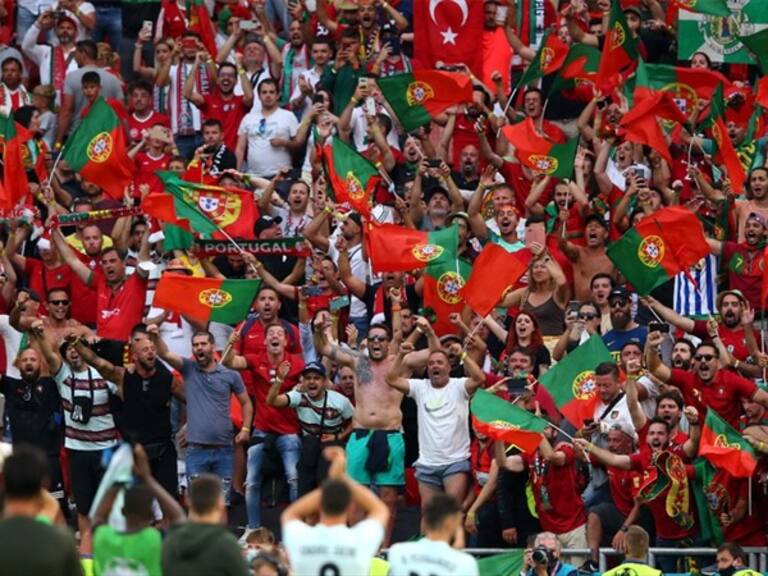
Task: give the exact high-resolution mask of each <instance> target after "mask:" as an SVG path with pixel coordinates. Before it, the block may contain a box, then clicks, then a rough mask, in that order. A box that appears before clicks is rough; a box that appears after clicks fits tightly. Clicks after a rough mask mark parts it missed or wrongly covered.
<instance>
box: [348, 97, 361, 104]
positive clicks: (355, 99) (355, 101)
mask: <svg viewBox="0 0 768 576" xmlns="http://www.w3.org/2000/svg"><path fill="white" fill-rule="evenodd" d="M349 101H350V102H352V104H354V105H355V106H357V104H358V102H360V100H358V99H357V98H355V97H354V96H352V97H351V98H350V99H349Z"/></svg>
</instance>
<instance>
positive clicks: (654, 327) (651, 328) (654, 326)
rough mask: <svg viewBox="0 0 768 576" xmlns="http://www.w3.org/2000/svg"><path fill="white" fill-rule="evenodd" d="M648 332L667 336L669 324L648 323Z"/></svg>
mask: <svg viewBox="0 0 768 576" xmlns="http://www.w3.org/2000/svg"><path fill="white" fill-rule="evenodd" d="M648 332H661V333H663V334H669V324H666V323H664V322H649V323H648Z"/></svg>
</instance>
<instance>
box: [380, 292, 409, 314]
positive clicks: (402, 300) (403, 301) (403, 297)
mask: <svg viewBox="0 0 768 576" xmlns="http://www.w3.org/2000/svg"><path fill="white" fill-rule="evenodd" d="M400 305H401V306H405V307H407V306H408V297H407V296H406V295H405V286H403V287H402V288H400ZM376 314H386V312H385V311H384V289H383V284H379V287H378V288H376V294H374V296H373V315H374V316H375V315H376Z"/></svg>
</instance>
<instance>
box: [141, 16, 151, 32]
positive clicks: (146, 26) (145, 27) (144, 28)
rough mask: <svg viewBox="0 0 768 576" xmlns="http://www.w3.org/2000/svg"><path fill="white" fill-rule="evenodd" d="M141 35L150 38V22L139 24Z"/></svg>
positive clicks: (145, 21)
mask: <svg viewBox="0 0 768 576" xmlns="http://www.w3.org/2000/svg"><path fill="white" fill-rule="evenodd" d="M141 33H142V34H146V35H148V36H152V20H144V22H142V23H141Z"/></svg>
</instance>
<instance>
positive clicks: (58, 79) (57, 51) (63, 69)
mask: <svg viewBox="0 0 768 576" xmlns="http://www.w3.org/2000/svg"><path fill="white" fill-rule="evenodd" d="M74 57H75V51H74V50H72V51H71V52H70V53H69V56H67V57H66V58H65V57H64V48H63V47H62V46H60V45H59V46H54V47H53V48H52V52H51V83H52V84H53V87H54V89H55V90H56V95H57V97H59V98H60V97H61V91H62V90H64V78H65V77H66V75H67V68H69V64H70V63H71V62H72V59H73V58H74Z"/></svg>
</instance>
